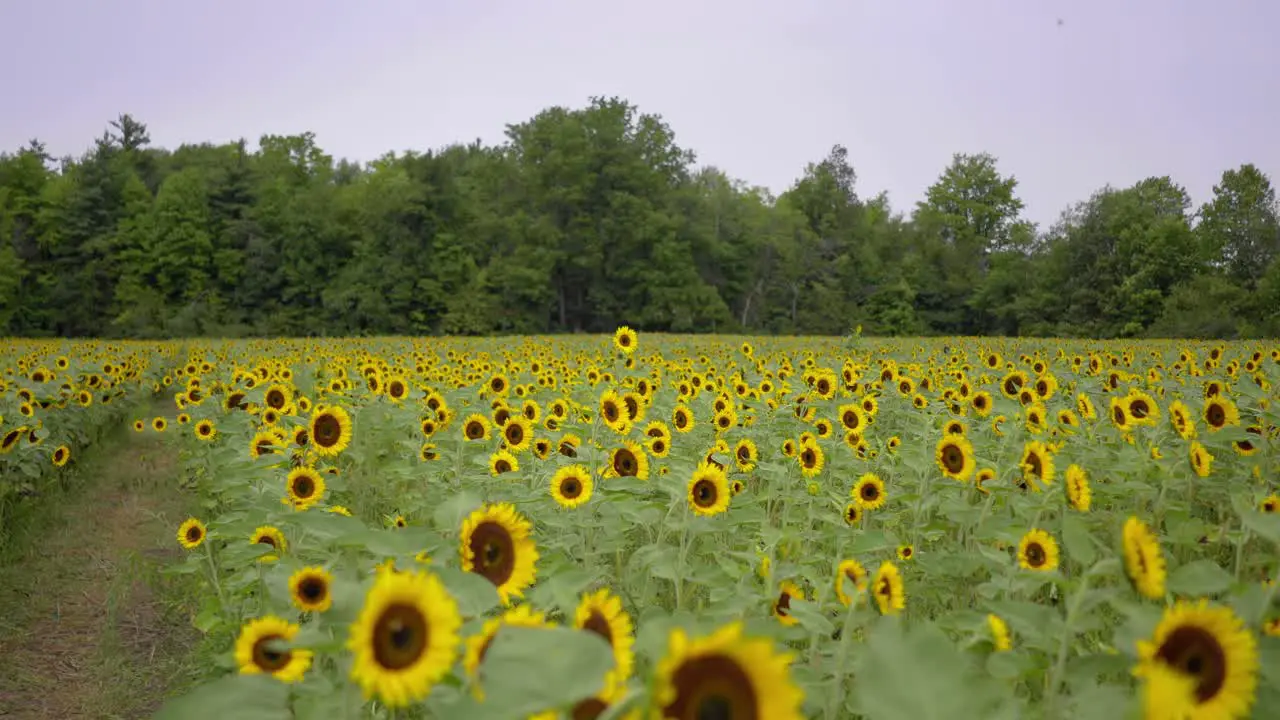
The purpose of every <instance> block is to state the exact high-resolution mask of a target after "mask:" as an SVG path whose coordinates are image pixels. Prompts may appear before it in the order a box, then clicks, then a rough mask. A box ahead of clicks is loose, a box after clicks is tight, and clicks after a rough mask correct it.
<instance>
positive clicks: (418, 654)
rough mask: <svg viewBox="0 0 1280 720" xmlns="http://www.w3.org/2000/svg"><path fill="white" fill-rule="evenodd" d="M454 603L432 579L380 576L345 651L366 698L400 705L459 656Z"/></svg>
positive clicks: (424, 690) (419, 694) (426, 688)
mask: <svg viewBox="0 0 1280 720" xmlns="http://www.w3.org/2000/svg"><path fill="white" fill-rule="evenodd" d="M461 626H462V618H461V616H460V615H459V613H458V604H457V602H456V601H455V600H454V599H453V596H451V595H450V594H449V592H448V591H447V590H446V589H445V587H444V584H443V583H441V582H440V580H439V579H438V578H436V577H435V576H434V575H431V574H429V573H426V572H424V571H421V570H417V571H413V572H384V573H379V574H378V576H377V580H375V581H374V584H373V587H372V588H370V589H369V593H368V595H366V596H365V601H364V607H363V608H362V609H361V610H360V615H359V617H358V618H357V619H356V621H355V623H353V624H352V625H351V634H350V636H349V638H348V640H347V647H348V648H349V649H350V650H351V651H352V653H353V654H354V656H355V657H354V662H353V663H352V667H351V678H352V679H353V680H355V681H356V683H357V684H359V685H360V687H361V689H362V690H363V691H364V695H365V697H366V698H373V697H377V698H378V699H380V700H381V701H382V702H383V703H385V704H386V705H387V706H389V707H403V706H405V705H408V704H410V703H412V702H415V701H417V700H421V699H422V698H424V697H426V696H427V694H428V693H429V692H430V691H431V687H432V686H433V685H435V684H436V683H437V682H439V681H440V680H441V678H443V677H444V676H445V675H447V674H448V673H449V670H450V669H451V668H452V667H453V663H454V661H455V660H456V659H457V657H458V630H459V628H460V627H461Z"/></svg>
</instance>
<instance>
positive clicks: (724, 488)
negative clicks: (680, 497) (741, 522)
mask: <svg viewBox="0 0 1280 720" xmlns="http://www.w3.org/2000/svg"><path fill="white" fill-rule="evenodd" d="M687 496H688V499H689V508H690V509H691V510H693V512H694V514H695V515H706V516H710V515H718V514H720V513H722V512H724V511H725V510H728V509H729V480H728V478H727V477H726V476H725V474H724V470H723V469H721V468H720V467H719V466H717V465H715V464H714V463H708V462H703V463H702V464H700V465H699V466H698V467H697V468H696V469H695V470H694V471H693V474H692V475H691V476H690V477H689V489H688V492H687Z"/></svg>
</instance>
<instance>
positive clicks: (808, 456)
mask: <svg viewBox="0 0 1280 720" xmlns="http://www.w3.org/2000/svg"><path fill="white" fill-rule="evenodd" d="M796 462H798V463H799V464H800V474H801V475H803V476H805V477H807V478H809V477H817V476H818V475H821V474H822V466H823V464H825V462H826V457H825V456H824V455H823V453H822V447H821V446H819V445H818V442H817V441H816V440H813V441H809V442H801V443H800V450H799V452H797V453H796Z"/></svg>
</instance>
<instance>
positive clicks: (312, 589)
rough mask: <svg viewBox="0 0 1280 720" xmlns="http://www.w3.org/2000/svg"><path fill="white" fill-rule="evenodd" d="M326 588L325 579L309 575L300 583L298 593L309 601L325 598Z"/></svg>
mask: <svg viewBox="0 0 1280 720" xmlns="http://www.w3.org/2000/svg"><path fill="white" fill-rule="evenodd" d="M325 590H326V587H325V583H324V580H321V579H320V578H316V577H309V578H307V579H305V580H303V581H302V582H301V583H299V584H298V594H299V595H301V596H302V597H303V598H305V599H306V600H307V601H309V602H316V601H317V600H321V599H323V598H324V594H325Z"/></svg>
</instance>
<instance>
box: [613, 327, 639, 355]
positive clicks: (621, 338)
mask: <svg viewBox="0 0 1280 720" xmlns="http://www.w3.org/2000/svg"><path fill="white" fill-rule="evenodd" d="M639 345H640V336H639V335H637V334H636V331H635V330H632V329H631V328H629V327H627V326H626V325H623V326H621V327H619V328H618V329H617V330H616V331H614V333H613V346H614V347H615V348H617V349H618V352H621V353H623V354H624V355H630V354H631V353H633V352H635V351H636V347H638V346H639Z"/></svg>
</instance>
